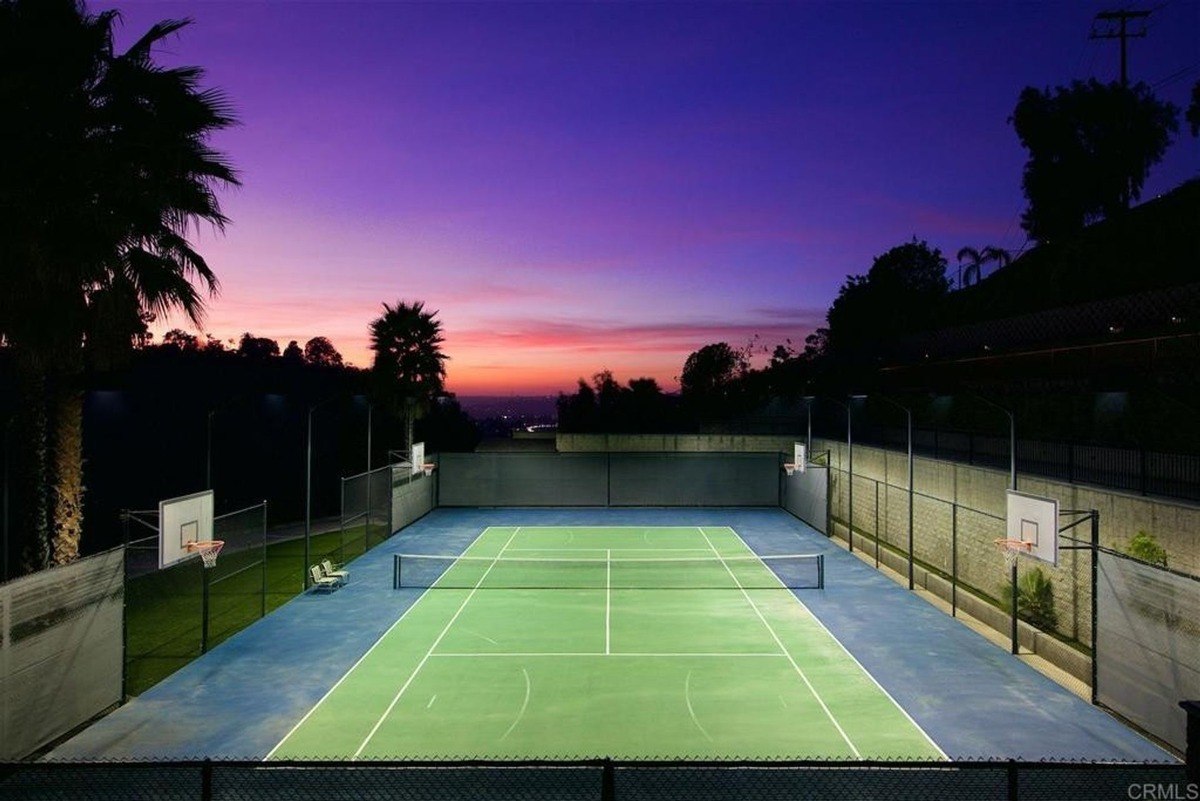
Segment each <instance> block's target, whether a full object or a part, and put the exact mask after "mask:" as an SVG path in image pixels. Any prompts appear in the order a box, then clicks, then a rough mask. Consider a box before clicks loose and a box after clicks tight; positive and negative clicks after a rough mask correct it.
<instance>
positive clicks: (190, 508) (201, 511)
mask: <svg viewBox="0 0 1200 801" xmlns="http://www.w3.org/2000/svg"><path fill="white" fill-rule="evenodd" d="M212 538H213V493H212V490H205V491H204V492H196V493H193V494H191V495H183V496H181V497H179V498H168V499H167V500H165V501H159V503H158V566H159V568H160V569H161V568H164V567H169V566H171V565H173V564H175V563H176V562H180V561H183V560H184V559H187V558H188V557H189V556H196V555H197V554H196V552H195V551H189V550H188V549H187V544H188V543H189V542H197V541H204V540H211V539H212Z"/></svg>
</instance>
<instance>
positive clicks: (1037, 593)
mask: <svg viewBox="0 0 1200 801" xmlns="http://www.w3.org/2000/svg"><path fill="white" fill-rule="evenodd" d="M1000 597H1001V599H1002V600H1003V602H1004V608H1005V609H1007V610H1010V611H1011V610H1012V585H1011V584H1005V585H1004V586H1003V588H1002V589H1001V594H1000ZM1017 615H1018V616H1019V617H1021V618H1023V619H1024V620H1026V621H1028V622H1030V623H1032V624H1033V625H1035V626H1037V627H1038V628H1039V629H1042V630H1044V631H1053V630H1054V629H1055V628H1056V627H1057V626H1058V614H1057V613H1056V612H1055V611H1054V582H1053V581H1052V580H1051V579H1050V577H1049V576H1047V575H1046V574H1045V573H1043V572H1042V569H1041V568H1040V567H1035V568H1034V569H1033V570H1029V571H1027V572H1026V573H1025V574H1024V575H1023V576H1021V578H1020V579H1019V580H1018V581H1017Z"/></svg>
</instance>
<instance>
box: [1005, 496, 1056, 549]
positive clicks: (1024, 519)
mask: <svg viewBox="0 0 1200 801" xmlns="http://www.w3.org/2000/svg"><path fill="white" fill-rule="evenodd" d="M1007 518H1008V531H1007V535H1008V537H1007V538H1008V539H1010V540H1020V541H1021V542H1028V543H1031V546H1030V548H1029V550H1028V552H1027V553H1028V554H1029V555H1030V556H1032V557H1035V558H1037V559H1040V560H1042V561H1043V562H1049V563H1050V564H1052V565H1057V564H1058V501H1057V500H1055V499H1054V498H1042V497H1039V496H1037V495H1026V494H1025V493H1023V492H1017V491H1016V490H1009V491H1008V515H1007Z"/></svg>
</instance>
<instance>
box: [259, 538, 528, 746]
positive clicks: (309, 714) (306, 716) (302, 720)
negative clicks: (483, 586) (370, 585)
mask: <svg viewBox="0 0 1200 801" xmlns="http://www.w3.org/2000/svg"><path fill="white" fill-rule="evenodd" d="M493 528H503V527H502V526H488V527H487V528H485V529H484V530H483V531H481V532H479V536H478V537H476V538H475V539H474V540H472V541H471V544H470V545H468V546H467V547H466V548H464V549H463V553H466V552H467V551H469V550H471V548H472V547H474V545H475V543H477V542H479V541H480V540H481V539H483V538H484V537H485V536H486V535H487V533H488V532H489V531H491V530H492V529H493ZM518 528H520V527H519V526H518ZM515 533H516V532H514V534H515ZM428 594H429V590H426V591H425V592H424V593H422V594H421V597H420V598H417V600H415V601H413V602H412V603H411V604H410V605H409V607H408V608H407V609H405V610H404V612H403V613H401V615H400V617H398V618H396V622H395V623H393V624H392V625H390V626H388V628H387V631H385V632H384V633H383V634H380V635H379V639H377V640H375V642H373V643H371V647H370V648H368V649H367V650H366V652H365V653H364V654H363V655H362V656H360V657H359V658H358V660H357V661H355V663H354V664H353V665H351V666H350V669H349V670H347V671H346V672H345V673H343V674H342V676H341V678H339V679H338V680H337V681H335V682H334V683H333V686H332V687H330V688H329V689H328V690H326V691H325V694H324V695H322V696H321V698H320V699H319V700H318V701H317V702H316V703H315V704H313V705H312V708H311V709H309V710H308V711H307V712H305V713H304V717H302V718H300V720H299V721H297V722H296V725H295V726H292V728H290V729H288V733H287V734H285V735H283V739H282V740H280V741H279V742H277V743H276V744H275V747H274V748H272V749H271V750H270V751H268V752H267V755H266V756H265V757H263V761H264V762H266V761H267V760H269V759H270V758H271V757H272V756H274V755H275V752H276V751H278V750H279V749H280V747H281V746H282V745H283V744H284V743H286V742H287V741H288V738H289V737H291V736H292V735H293V734H295V733H296V730H297V729H299V728H300V727H301V726H303V725H304V723H305V721H307V720H308V719H309V718H310V717H312V714H313V713H314V712H316V711H317V708H318V707H320V706H321V704H323V703H325V699H327V698H328V697H329V696H331V695H333V691H334V690H336V689H337V688H338V687H341V686H342V682H344V681H345V680H346V679H347V678H348V677H349V676H350V674H351V673H353V672H354V671H355V669H356V668H358V666H359V665H361V664H362V663H363V660H365V659H366V658H367V657H368V656H370V655H371V652H372V651H374V650H375V649H376V648H377V647H378V646H379V643H381V642H383V640H384V638H385V637H387V636H388V635H389V634H391V633H392V629H394V628H396V627H397V626H399V625H400V621H402V620H404V618H406V617H408V613H409V612H411V611H412V610H413V609H415V608H416V606H417V604H419V603H420V602H421V599H422V598H424V597H425V596H426V595H428Z"/></svg>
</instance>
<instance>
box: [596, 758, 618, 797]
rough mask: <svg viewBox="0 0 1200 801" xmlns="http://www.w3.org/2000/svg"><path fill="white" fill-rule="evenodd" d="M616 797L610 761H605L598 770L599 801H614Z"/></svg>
mask: <svg viewBox="0 0 1200 801" xmlns="http://www.w3.org/2000/svg"><path fill="white" fill-rule="evenodd" d="M616 797H617V787H616V781H615V777H614V776H613V764H612V760H611V759H606V760H604V764H603V765H602V766H601V768H600V801H615V800H616Z"/></svg>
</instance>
